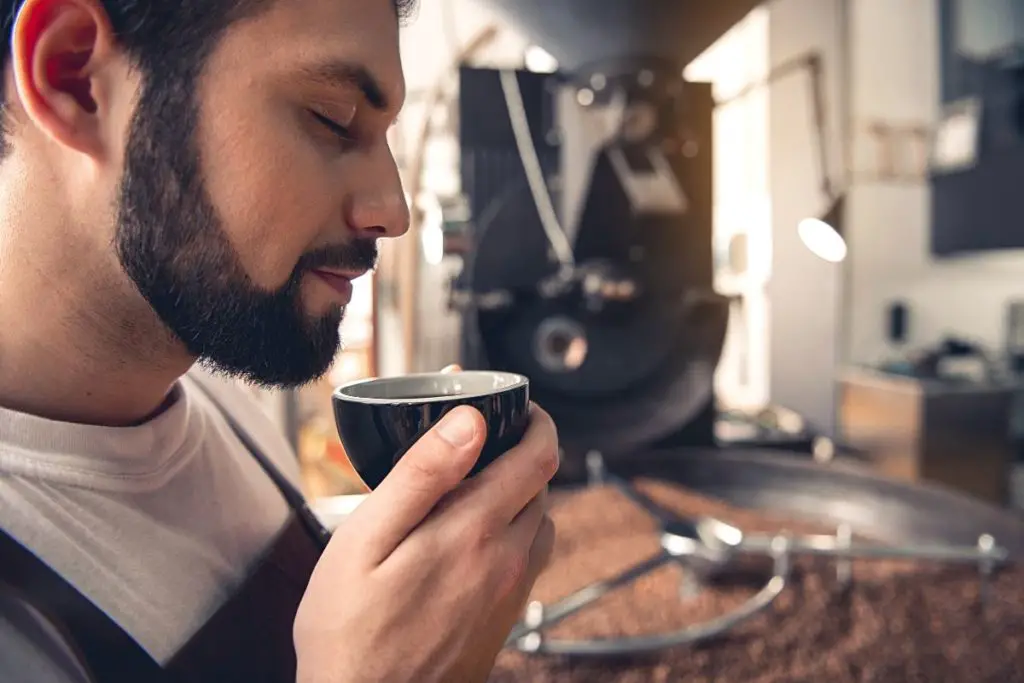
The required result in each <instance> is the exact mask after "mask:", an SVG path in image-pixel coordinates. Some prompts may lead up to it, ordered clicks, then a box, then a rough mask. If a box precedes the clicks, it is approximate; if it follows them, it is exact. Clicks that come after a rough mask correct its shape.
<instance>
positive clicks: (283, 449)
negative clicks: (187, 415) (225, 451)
mask: <svg viewBox="0 0 1024 683" xmlns="http://www.w3.org/2000/svg"><path fill="white" fill-rule="evenodd" d="M182 382H183V383H184V384H185V386H186V390H189V389H195V388H196V387H195V385H199V387H198V388H199V389H201V390H203V393H208V394H210V395H212V397H213V399H214V401H213V402H214V404H215V406H214V407H215V409H216V410H218V411H223V412H225V413H228V414H229V415H230V416H231V417H232V418H234V420H235V421H236V422H237V423H238V424H239V426H240V427H241V428H242V429H244V430H245V432H246V434H247V435H248V436H249V437H250V438H252V439H253V441H255V443H256V444H257V445H258V446H259V447H260V448H262V449H263V452H264V454H265V455H266V456H267V457H268V458H269V459H270V460H271V461H272V462H273V463H274V464H275V465H276V466H277V467H278V469H280V470H281V472H282V473H283V474H285V475H287V476H288V477H289V478H290V479H291V480H292V482H293V483H295V484H296V485H298V483H299V479H300V475H299V464H298V457H297V456H296V453H295V450H294V448H293V447H292V445H291V444H290V443H289V442H288V438H287V436H286V432H285V430H286V427H285V422H284V420H285V417H284V416H285V411H284V399H285V397H284V395H283V393H281V392H266V391H260V390H257V389H255V388H253V387H249V386H247V385H245V384H243V383H242V382H240V381H238V380H236V379H233V378H229V377H224V376H222V375H219V374H216V373H213V372H211V371H209V370H207V369H206V368H204V367H202V366H200V365H196V366H194V367H193V368H192V369H191V370H189V372H188V373H187V374H186V375H185V377H183V378H182ZM190 385H191V386H190ZM203 398H207V397H206V396H204V397H203Z"/></svg>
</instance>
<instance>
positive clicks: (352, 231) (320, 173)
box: [115, 0, 408, 386]
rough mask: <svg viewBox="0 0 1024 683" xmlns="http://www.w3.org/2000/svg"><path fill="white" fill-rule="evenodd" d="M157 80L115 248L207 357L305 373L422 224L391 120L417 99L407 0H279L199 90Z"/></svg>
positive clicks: (229, 365) (140, 114)
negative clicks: (361, 284)
mask: <svg viewBox="0 0 1024 683" xmlns="http://www.w3.org/2000/svg"><path fill="white" fill-rule="evenodd" d="M165 85H166V84H165V83H152V84H149V86H148V87H147V86H143V89H142V92H141V94H140V99H139V103H138V107H137V110H136V112H135V115H134V118H133V121H132V125H131V130H130V132H129V137H128V141H127V145H126V152H125V163H124V174H123V178H122V181H121V187H120V193H119V206H118V222H117V226H116V239H115V244H116V247H117V253H118V257H119V260H120V262H121V265H122V267H123V268H124V270H125V272H126V273H127V274H128V276H129V277H130V278H131V280H132V281H133V282H134V283H135V285H136V286H137V287H138V289H139V291H140V292H141V293H142V295H143V296H144V297H145V298H146V300H147V301H148V302H149V304H150V305H151V306H152V307H153V309H154V310H155V311H156V313H157V314H158V315H159V317H160V318H161V320H162V321H163V322H164V324H165V325H167V326H168V327H169V328H170V330H171V331H172V332H173V333H174V334H175V335H176V336H178V337H179V338H180V339H181V340H182V341H183V343H184V344H185V345H186V347H187V349H188V351H189V352H190V353H191V354H193V355H196V356H198V357H200V358H201V359H202V360H203V361H204V362H206V363H208V364H210V365H212V366H214V367H216V368H217V369H220V370H222V371H224V372H227V373H230V374H232V375H235V376H238V377H241V378H244V379H246V380H249V381H252V382H255V383H259V384H264V385H277V386H294V385H297V384H301V383H304V382H307V381H309V380H312V379H314V378H316V377H319V376H320V375H322V374H323V373H324V372H326V370H327V369H328V368H329V366H330V364H331V361H332V360H333V359H334V356H335V354H336V353H337V350H338V346H339V333H338V325H339V323H340V321H341V316H342V310H343V307H344V304H345V303H346V302H347V300H348V296H349V295H350V292H351V285H350V284H349V283H348V280H349V279H351V278H352V277H354V276H358V275H359V274H361V273H364V272H365V271H367V270H369V269H371V268H372V267H373V265H374V263H375V260H376V240H377V239H378V238H380V237H396V236H398V235H400V234H402V233H404V231H405V230H406V228H407V223H408V210H407V207H406V203H405V197H404V193H403V191H402V188H401V183H400V180H399V178H398V173H397V169H396V166H395V162H394V158H393V157H392V154H391V151H390V149H389V147H388V144H387V139H386V132H387V129H388V127H389V125H390V123H391V122H392V120H393V119H394V117H395V115H396V113H397V110H398V108H399V106H400V105H401V102H402V100H403V97H404V92H403V78H402V72H401V63H400V59H399V53H398V25H397V19H396V17H395V14H394V10H393V9H392V2H391V0H278V2H276V3H274V5H273V6H272V7H271V9H269V10H268V11H266V12H264V13H262V14H259V15H257V16H256V17H254V18H252V19H248V20H244V21H241V22H239V23H237V24H235V25H233V26H231V27H230V28H229V29H228V30H227V32H226V33H225V34H224V36H223V37H222V39H221V40H220V41H219V42H218V44H217V46H216V47H215V48H214V50H213V52H212V54H211V55H210V57H209V59H208V60H207V61H206V63H205V64H204V65H203V67H202V72H201V74H200V77H199V79H198V81H197V82H196V83H195V85H194V87H193V88H191V89H190V88H188V87H185V88H182V89H175V88H167V87H164V86H165Z"/></svg>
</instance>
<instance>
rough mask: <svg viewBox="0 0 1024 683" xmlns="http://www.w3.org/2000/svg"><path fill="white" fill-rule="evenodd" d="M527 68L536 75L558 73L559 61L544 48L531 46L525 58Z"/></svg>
mask: <svg viewBox="0 0 1024 683" xmlns="http://www.w3.org/2000/svg"><path fill="white" fill-rule="evenodd" d="M523 61H524V62H525V65H526V68H527V69H528V70H530V71H532V72H534V73H539V74H552V73H555V72H556V71H558V60H557V59H555V58H554V57H552V56H551V54H550V53H549V52H548V51H547V50H545V49H544V48H542V47H538V46H536V45H531V46H530V47H528V48H527V49H526V54H525V55H524V56H523Z"/></svg>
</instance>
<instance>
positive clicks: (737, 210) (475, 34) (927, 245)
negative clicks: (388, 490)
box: [264, 0, 1024, 506]
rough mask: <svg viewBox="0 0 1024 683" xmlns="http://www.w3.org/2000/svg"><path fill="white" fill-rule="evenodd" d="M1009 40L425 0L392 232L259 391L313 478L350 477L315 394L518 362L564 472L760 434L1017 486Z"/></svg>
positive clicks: (915, 9) (792, 448)
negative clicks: (317, 340) (336, 325)
mask: <svg viewBox="0 0 1024 683" xmlns="http://www.w3.org/2000/svg"><path fill="white" fill-rule="evenodd" d="M1022 47H1024V2H1021V1H1019V0H898V1H894V0H768V1H765V2H756V1H754V0H716V1H714V2H712V1H711V0H701V1H698V0H674V1H673V2H659V1H656V0H649V1H646V2H635V1H634V2H628V3H627V2H611V1H608V0H600V1H598V0H593V1H591V2H582V0H547V1H546V2H545V1H544V0H424V1H423V2H422V3H421V7H420V9H419V10H418V12H417V14H416V16H415V18H414V19H413V21H412V22H411V23H410V24H409V26H408V27H407V28H405V29H404V31H403V34H402V52H403V58H404V64H405V73H406V78H407V81H408V92H409V95H408V102H407V104H406V107H405V110H404V112H403V115H402V117H401V120H400V123H399V125H397V126H396V127H395V129H394V130H393V132H392V134H393V139H392V145H393V150H394V153H395V156H396V158H397V160H398V163H399V166H400V169H401V172H402V175H403V178H404V183H405V187H406V190H407V193H408V197H409V202H410V204H411V206H412V207H413V225H412V230H411V231H410V233H409V234H408V235H407V236H406V237H404V238H402V239H401V240H398V241H395V242H393V243H390V244H387V245H386V246H385V248H384V252H383V255H382V259H381V263H380V266H379V268H378V271H377V272H376V274H375V275H374V276H373V277H366V278H363V279H361V280H359V281H358V282H357V283H356V284H357V286H356V293H355V298H354V300H353V302H352V304H351V306H350V307H349V309H348V312H347V315H346V318H345V322H344V324H343V329H342V334H343V340H344V350H343V351H342V352H341V353H340V355H339V357H338V359H337V362H336V364H335V366H334V368H333V370H332V372H331V374H330V375H329V376H328V377H326V378H324V379H323V380H322V381H321V382H319V383H317V384H315V385H312V386H309V387H306V388H304V389H302V390H300V391H297V392H289V393H287V394H266V395H264V399H265V400H266V402H267V405H268V408H269V409H270V410H271V411H272V413H273V415H274V416H275V417H276V418H277V419H279V420H280V424H281V426H282V428H283V429H285V430H287V432H288V433H289V435H290V437H291V438H292V440H293V442H294V443H295V445H296V448H297V449H298V453H299V456H300V458H301V460H302V463H303V468H304V472H305V475H306V486H307V489H308V492H309V493H310V494H311V495H313V496H316V497H321V496H333V495H339V494H347V493H354V492H359V491H361V486H360V485H359V483H358V481H357V480H356V479H355V477H354V475H353V474H352V473H351V471H350V469H349V468H348V466H347V464H346V459H345V457H344V452H343V450H342V448H341V446H340V444H339V443H338V439H337V435H336V432H335V429H334V424H333V416H332V414H331V407H330V399H329V397H330V393H331V391H332V389H333V387H335V386H337V385H338V384H340V383H342V382H345V381H348V380H350V379H355V378H360V377H369V376H381V375H395V374H402V373H407V372H419V371H431V370H437V369H440V368H441V367H443V366H445V365H447V364H449V363H461V364H462V365H463V366H465V367H470V368H472V367H494V368H499V369H511V370H515V371H518V372H523V373H524V374H527V375H529V376H530V377H531V380H532V382H533V388H534V395H535V398H536V399H537V400H538V401H539V402H541V403H542V404H544V405H545V406H547V407H549V409H550V410H551V412H553V414H555V416H556V419H558V421H559V425H560V428H562V436H563V440H564V441H565V444H564V445H565V448H566V450H567V454H566V456H567V457H566V463H567V464H566V473H565V476H566V477H568V478H571V477H572V476H573V473H574V470H575V471H579V470H580V468H582V467H583V464H584V462H585V456H586V453H588V452H591V451H593V450H594V449H599V450H600V451H601V452H602V453H603V454H604V455H605V456H606V457H607V458H609V459H611V460H614V459H615V458H616V457H620V458H626V457H628V454H629V453H630V452H632V451H635V450H636V449H643V448H649V447H654V446H658V447H660V446H665V445H670V446H687V445H697V446H709V445H713V446H715V447H718V448H730V449H737V448H748V447H756V448H764V447H771V448H775V449H780V450H783V451H785V452H787V453H788V454H790V455H791V456H792V457H793V458H798V459H799V458H804V459H809V460H815V461H817V462H819V463H827V462H830V461H832V460H834V459H837V458H846V459H854V460H857V461H859V462H860V463H862V464H863V465H865V466H867V467H870V468H872V469H874V470H875V471H877V472H880V473H882V474H884V475H886V476H891V477H895V478H899V479H901V480H907V481H929V482H933V483H937V484H939V485H942V486H947V487H951V488H955V489H958V490H960V491H962V492H965V493H967V494H969V495H971V496H973V497H977V498H981V499H984V500H986V501H988V502H992V503H995V504H997V505H1000V506H1013V505H1015V504H1020V496H1021V494H1020V492H1019V490H1020V489H1021V488H1024V487H1022V486H1021V485H1020V484H1019V483H1016V484H1015V481H1016V480H1017V479H1019V475H1018V474H1016V472H1017V471H1018V470H1019V467H1018V463H1019V462H1020V456H1019V453H1020V448H1019V443H1020V437H1019V433H1020V431H1021V430H1022V429H1024V408H1021V407H1020V406H1021V405H1022V404H1021V401H1020V398H1019V396H1020V392H1019V387H1020V373H1021V372H1022V370H1024V227H1021V225H1020V216H1021V215H1024V214H1022V211H1021V209H1022V208H1024V207H1020V206H1018V204H1019V203H1021V202H1024V199H1022V197H1024V192H1022V191H1021V189H1024V188H1020V189H1019V188H1018V187H1017V185H1018V184H1022V183H1024V180H1021V179H1022V178H1024V173H1022V172H1021V171H1024V61H1022V56H1024V52H1022ZM1015 477H1016V479H1015Z"/></svg>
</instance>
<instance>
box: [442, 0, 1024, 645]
mask: <svg viewBox="0 0 1024 683" xmlns="http://www.w3.org/2000/svg"><path fill="white" fill-rule="evenodd" d="M488 3H489V4H490V5H492V6H493V7H494V8H495V9H496V10H497V11H499V12H500V13H501V14H502V15H503V16H504V17H505V18H506V19H507V20H508V21H509V22H510V23H511V24H513V25H514V26H515V27H516V28H517V29H519V30H520V31H521V32H522V33H523V34H525V35H526V36H529V37H530V38H531V39H532V40H533V41H534V42H535V43H536V44H538V45H540V46H541V47H543V48H544V49H545V50H546V51H547V52H549V53H550V54H551V55H552V56H554V57H555V59H556V60H557V61H558V64H559V68H558V71H557V72H556V73H534V72H531V71H527V70H509V71H501V70H492V69H480V68H471V67H464V68H463V69H462V70H461V74H460V85H461V87H460V106H459V127H460V143H461V174H462V185H463V192H464V193H465V195H466V197H467V198H468V205H469V214H470V219H469V221H468V230H467V233H466V242H465V244H466V247H465V250H464V267H463V269H462V272H461V275H460V276H459V278H458V280H457V281H456V283H455V286H454V290H453V295H452V300H453V304H454V305H455V306H456V307H458V309H459V310H460V311H461V313H462V320H463V333H462V354H461V355H462V364H463V365H464V366H465V367H467V368H494V369H501V370H511V371H515V372H520V373H523V374H526V375H528V376H529V377H530V378H531V394H532V397H533V398H534V399H535V400H537V401H538V402H539V403H541V404H543V405H544V406H545V408H546V409H547V410H548V411H549V412H551V413H552V415H553V416H554V417H555V419H556V421H557V423H558V425H559V431H560V438H561V440H562V444H563V446H564V448H565V457H564V459H563V463H564V465H563V470H564V472H563V473H562V479H561V480H560V481H563V482H565V483H567V484H571V485H580V484H583V485H586V484H588V483H602V484H611V485H614V486H617V487H618V488H619V489H620V490H621V492H622V493H623V495H626V496H628V497H629V498H631V499H632V500H633V501H634V502H636V504H637V505H639V506H641V507H642V508H644V509H645V510H647V511H648V512H650V513H651V514H652V515H653V516H654V518H655V519H656V521H657V522H658V524H659V526H660V529H661V537H662V546H663V548H664V554H663V556H662V557H661V558H660V559H656V560H655V561H654V563H653V564H652V565H650V566H639V567H637V568H634V569H633V570H631V571H628V572H626V573H625V574H623V575H622V576H620V577H618V578H617V579H614V580H611V581H608V582H605V583H603V584H601V585H592V586H587V587H585V588H583V589H582V590H581V591H580V592H579V593H577V594H574V595H571V596H567V597H566V599H565V600H562V601H560V602H559V603H557V604H553V605H533V606H531V608H530V610H529V613H528V614H527V616H526V619H525V620H524V622H523V623H522V624H521V625H520V626H519V627H518V628H517V629H516V630H515V632H514V633H513V635H512V637H511V638H510V640H509V646H510V647H515V648H518V649H520V650H522V651H525V652H532V653H557V654H573V655H581V656H587V655H609V654H614V655H622V654H628V653H632V652H641V651H651V650H657V649H659V648H663V647H672V646H677V645H680V644H685V643H693V642H696V641H700V640H703V639H705V638H709V637H712V636H716V635H720V634H721V633H722V632H723V631H726V630H728V629H730V628H732V627H733V626H734V625H735V624H736V623H738V622H740V621H743V620H745V619H747V618H749V617H750V616H752V615H753V614H756V613H758V612H760V611H761V610H763V609H765V608H766V607H767V606H769V605H770V604H771V603H772V601H773V600H774V598H775V597H777V596H778V594H779V593H780V592H781V591H782V590H783V589H784V588H785V584H786V574H785V572H786V570H785V567H786V566H787V562H788V558H789V557H791V556H793V555H794V554H797V555H799V554H801V553H813V554H818V555H822V554H824V555H831V556H834V557H835V558H836V560H837V562H838V563H839V564H840V565H841V564H842V563H843V562H846V561H848V560H849V559H850V558H851V557H855V556H857V555H858V554H868V555H871V554H872V553H874V554H875V556H877V555H878V553H879V551H878V549H877V548H874V547H872V548H862V547H860V546H858V545H857V544H855V543H854V544H852V545H851V543H852V541H851V538H852V535H853V534H865V535H869V536H871V537H873V538H875V539H880V540H881V541H884V542H885V543H886V544H887V546H888V547H889V548H891V552H890V554H894V555H896V556H900V557H911V558H913V557H926V558H939V559H942V560H945V561H950V562H968V563H974V564H977V565H978V567H979V569H980V571H981V574H982V576H983V577H984V576H986V575H988V573H990V572H991V571H994V570H995V569H996V568H998V566H999V565H1000V563H1004V562H1008V561H1012V560H1014V559H1015V558H1018V559H1019V558H1020V557H1021V555H1022V554H1024V521H1022V520H1021V518H1020V517H1018V516H1014V515H1012V514H1010V513H1007V512H1004V511H1002V510H997V509H994V508H990V507H988V506H986V505H983V504H981V503H979V502H976V501H973V500H969V499H967V498H964V497H961V496H958V495H956V494H953V493H950V492H947V491H944V490H939V489H931V488H926V487H918V486H914V487H911V486H906V485H902V484H897V483H894V482H890V481H886V480H883V479H880V478H878V477H876V476H873V475H871V474H869V473H866V472H864V471H862V470H860V469H858V468H857V467H856V466H850V465H846V464H831V465H827V466H826V465H818V464H815V463H813V462H810V461H809V460H808V459H799V458H793V457H791V456H787V455H785V454H780V453H778V452H773V451H768V450H736V449H732V448H722V447H721V446H720V444H718V443H717V442H716V439H715V433H714V424H715V420H716V405H715V396H714V390H713V387H714V382H713V377H714V371H715V368H716V365H717V364H718V360H719V357H720V354H721V351H722V346H723V343H724V338H725V332H726V326H727V321H728V309H729V301H728V299H726V298H725V297H723V296H720V295H719V294H717V293H716V292H715V291H714V289H713V273H712V232H711V231H712V192H713V188H712V186H711V182H712V176H713V174H712V169H713V164H714V159H713V150H712V145H711V140H712V113H713V109H714V106H715V103H714V101H713V96H712V91H711V87H710V85H709V84H706V83H692V82H687V81H686V80H684V78H683V77H682V72H683V67H684V66H685V65H686V64H687V63H689V62H690V61H691V60H692V59H694V58H695V57H696V56H698V55H699V54H700V53H701V52H702V51H703V50H704V49H706V48H707V47H709V46H710V45H711V44H712V43H713V42H714V41H715V40H716V39H717V38H718V37H719V36H721V35H722V34H724V33H725V32H726V31H727V30H728V29H729V28H730V27H731V26H733V25H734V24H735V23H736V22H738V21H739V20H740V19H742V18H743V17H744V16H745V15H746V14H747V13H748V12H749V11H750V10H751V9H752V8H754V7H755V6H756V5H757V4H758V2H757V0H700V1H698V0H674V1H672V2H665V1H664V0H558V1H557V2H552V1H551V0H488ZM794 229H795V226H794ZM641 476H644V477H646V476H654V477H660V478H664V479H667V480H670V481H675V482H677V483H680V484H682V485H684V486H687V487H690V488H692V489H694V490H696V491H698V492H700V493H704V494H707V495H711V496H714V497H716V498H720V499H722V500H724V501H725V502H728V503H732V504H736V505H740V506H743V507H755V508H756V507H763V508H770V509H772V510H774V511H779V512H790V513H794V514H797V515H804V516H811V517H814V518H815V519H817V520H818V521H827V522H828V523H830V524H833V525H835V528H837V529H839V531H838V532H837V535H836V537H835V538H834V539H831V540H822V539H820V538H818V539H803V540H801V539H796V540H793V539H790V540H788V541H776V540H773V539H765V538H753V537H752V538H747V537H745V536H744V535H743V534H742V530H737V529H732V528H730V527H728V525H722V524H719V523H717V522H716V521H715V520H709V519H704V520H692V519H678V518H675V517H673V516H671V515H668V514H667V513H665V512H664V511H661V510H659V509H658V508H657V506H655V505H654V504H653V503H652V502H651V501H649V500H647V499H645V498H644V497H643V496H642V495H641V494H640V493H639V492H637V491H636V490H635V489H634V487H632V486H630V483H629V482H630V480H631V479H632V478H633V477H641ZM595 542H599V539H595ZM780 544H781V545H780ZM742 553H748V554H749V553H755V554H764V555H768V556H771V557H772V558H774V560H775V562H776V567H777V572H776V576H775V577H773V579H772V580H771V581H770V582H769V583H768V584H766V586H765V588H764V589H763V590H762V591H761V592H760V593H758V594H757V595H756V596H755V597H754V598H752V600H751V601H750V602H749V603H748V604H747V605H745V606H744V607H742V608H741V609H739V610H738V611H737V612H736V613H734V614H730V615H723V617H722V618H721V619H719V620H717V621H715V622H714V623H710V624H702V625H698V626H694V627H692V628H690V629H686V630H684V631H681V632H677V633H670V634H664V635H662V636H658V637H648V638H640V639H627V640H611V641H609V640H601V641H587V642H559V641H553V640H551V639H549V638H547V637H545V629H546V628H548V627H549V626H551V625H553V624H555V623H557V622H559V621H561V620H562V619H564V618H566V617H567V616H569V615H571V614H573V613H575V612H576V611H578V610H580V609H586V608H588V607H590V606H591V605H592V604H593V603H594V602H596V601H599V600H600V598H601V596H603V595H604V594H606V593H607V592H608V591H610V590H614V589H615V587H616V586H619V585H622V584H623V583H628V582H630V581H633V580H636V579H637V578H638V577H639V576H642V575H643V574H645V573H646V572H648V571H652V570H653V569H654V568H655V567H657V566H660V563H664V562H665V561H673V562H682V563H691V564H693V565H694V566H696V565H698V564H699V565H701V566H703V567H705V568H706V567H707V566H709V563H710V565H712V566H716V565H717V566H721V565H722V564H724V563H728V562H729V561H730V560H731V558H732V557H734V556H735V555H736V554H742ZM882 554H885V553H882Z"/></svg>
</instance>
